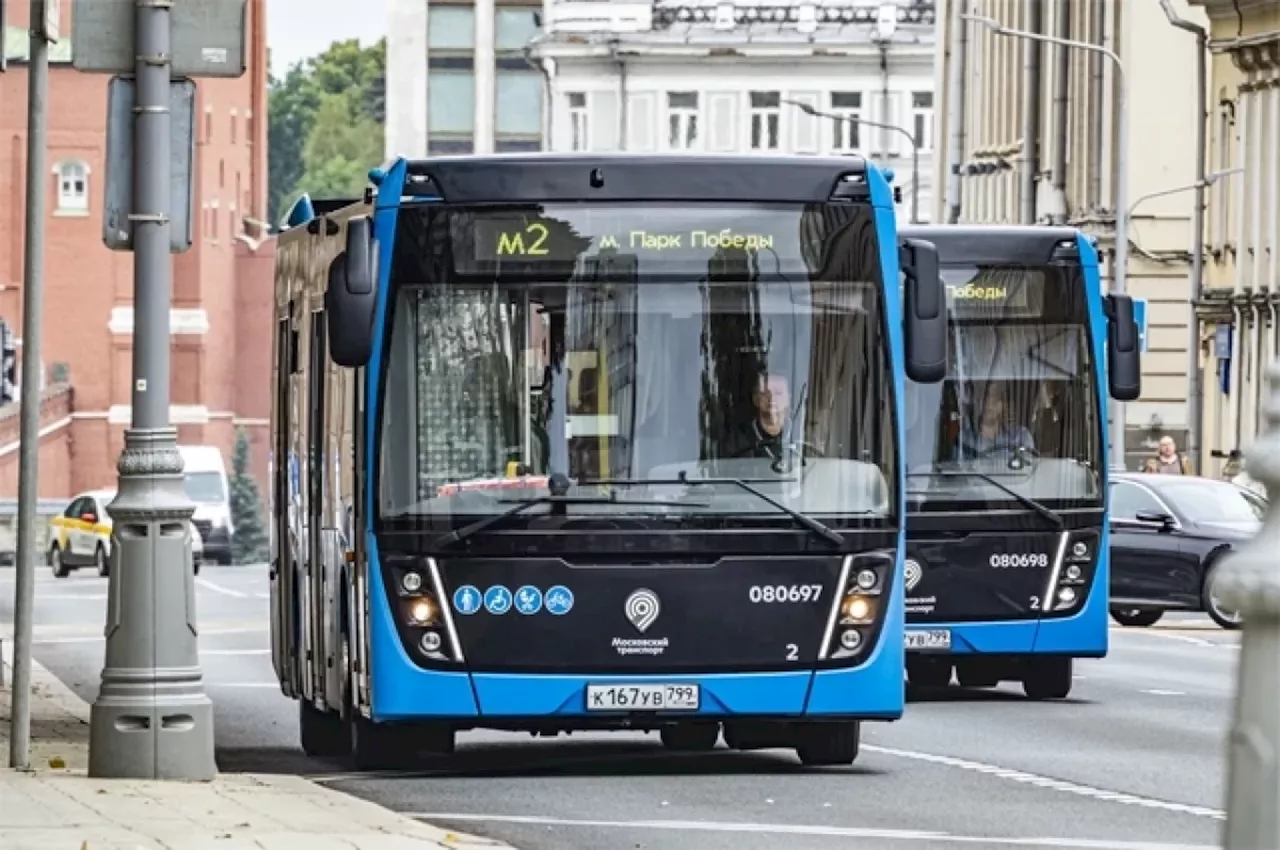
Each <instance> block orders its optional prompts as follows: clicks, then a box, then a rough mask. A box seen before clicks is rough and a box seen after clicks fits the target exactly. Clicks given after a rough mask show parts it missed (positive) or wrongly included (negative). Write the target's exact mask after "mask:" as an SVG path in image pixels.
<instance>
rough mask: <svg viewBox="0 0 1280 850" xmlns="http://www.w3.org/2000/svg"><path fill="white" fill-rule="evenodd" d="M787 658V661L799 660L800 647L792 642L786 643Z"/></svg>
mask: <svg viewBox="0 0 1280 850" xmlns="http://www.w3.org/2000/svg"><path fill="white" fill-rule="evenodd" d="M787 660H788V661H799V660H800V647H798V646H796V645H795V644H794V643H789V644H787Z"/></svg>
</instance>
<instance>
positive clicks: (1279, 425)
mask: <svg viewBox="0 0 1280 850" xmlns="http://www.w3.org/2000/svg"><path fill="white" fill-rule="evenodd" d="M1267 378H1268V382H1269V389H1270V396H1269V398H1267V401H1266V407H1265V410H1264V414H1265V416H1266V424H1267V428H1266V431H1265V432H1264V433H1263V434H1261V435H1259V437H1258V440H1257V442H1255V443H1254V444H1253V446H1252V447H1250V448H1249V450H1248V452H1247V453H1246V454H1247V456H1248V466H1249V475H1250V476H1252V477H1254V478H1256V479H1257V480H1258V481H1260V482H1261V483H1262V484H1263V485H1264V486H1265V487H1266V489H1267V492H1268V493H1270V494H1272V495H1273V496H1274V495H1275V494H1276V493H1278V492H1280V364H1278V363H1272V365H1271V367H1270V369H1269V370H1268V374H1267ZM1277 547H1280V509H1278V508H1277V506H1276V503H1275V501H1271V503H1270V508H1269V510H1268V511H1267V517H1266V522H1265V524H1264V525H1263V526H1262V528H1261V529H1260V530H1259V531H1258V533H1257V535H1256V536H1255V537H1254V539H1253V540H1252V541H1251V542H1250V543H1249V544H1248V545H1247V546H1245V547H1244V548H1243V549H1241V550H1240V551H1239V552H1238V553H1237V554H1234V555H1231V556H1229V557H1227V558H1226V559H1225V560H1224V561H1223V562H1222V564H1221V566H1220V567H1219V569H1220V570H1221V571H1222V573H1221V577H1220V578H1218V579H1217V581H1216V582H1215V583H1214V587H1213V590H1214V591H1215V592H1216V595H1217V596H1218V598H1219V599H1221V600H1222V603H1223V605H1224V606H1227V607H1229V608H1231V609H1232V610H1235V611H1237V612H1239V613H1240V615H1241V617H1242V619H1243V621H1244V624H1243V634H1242V635H1241V638H1240V666H1239V668H1238V671H1239V672H1237V673H1236V702H1235V718H1234V721H1233V723H1232V727H1231V734H1230V738H1229V750H1228V763H1229V768H1228V779H1227V823H1226V827H1225V829H1224V833H1225V835H1224V847H1225V848H1226V850H1255V848H1258V847H1280V761H1278V760H1277V759H1276V756H1275V754H1276V752H1277V750H1280V711H1277V710H1276V701H1275V700H1276V694H1277V693H1280V570H1277V569H1276V559H1275V551H1276V548H1277Z"/></svg>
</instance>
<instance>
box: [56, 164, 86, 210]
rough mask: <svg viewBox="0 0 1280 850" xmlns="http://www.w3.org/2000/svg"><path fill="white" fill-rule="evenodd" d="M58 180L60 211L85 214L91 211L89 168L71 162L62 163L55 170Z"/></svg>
mask: <svg viewBox="0 0 1280 850" xmlns="http://www.w3.org/2000/svg"><path fill="white" fill-rule="evenodd" d="M53 172H54V174H55V175H57V178H58V209H59V210H60V211H65V212H85V211H87V210H88V209H89V166H87V165H85V164H84V163H83V162H78V161H75V160H71V161H68V162H60V163H58V165H57V166H56V167H55V168H54V170H53Z"/></svg>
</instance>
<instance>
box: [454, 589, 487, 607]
mask: <svg viewBox="0 0 1280 850" xmlns="http://www.w3.org/2000/svg"><path fill="white" fill-rule="evenodd" d="M482 599H483V597H482V596H481V595H480V590H479V588H476V587H473V586H472V585H469V584H464V585H463V586H462V587H460V588H458V589H457V590H455V591H454V592H453V608H454V610H455V611H457V612H458V613H459V614H467V615H470V614H474V613H475V612H477V611H479V610H480V602H481V600H482Z"/></svg>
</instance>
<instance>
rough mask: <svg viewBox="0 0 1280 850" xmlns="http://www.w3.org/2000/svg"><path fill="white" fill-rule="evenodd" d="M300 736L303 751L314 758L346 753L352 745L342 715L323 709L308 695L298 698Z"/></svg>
mask: <svg viewBox="0 0 1280 850" xmlns="http://www.w3.org/2000/svg"><path fill="white" fill-rule="evenodd" d="M298 737H299V738H300V739H301V743H302V751H303V752H304V753H306V754H307V755H309V756H312V757H313V758H329V757H332V756H341V755H345V754H346V750H347V748H348V746H349V745H350V739H349V737H348V735H347V730H346V725H345V724H344V723H343V722H342V715H340V714H338V713H337V712H335V711H321V710H320V709H318V708H316V707H315V706H314V705H312V704H311V703H310V701H308V700H307V698H306V697H302V698H300V699H299V700H298Z"/></svg>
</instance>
